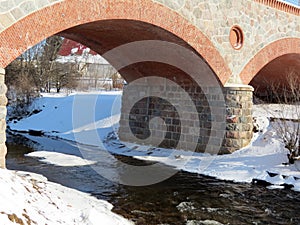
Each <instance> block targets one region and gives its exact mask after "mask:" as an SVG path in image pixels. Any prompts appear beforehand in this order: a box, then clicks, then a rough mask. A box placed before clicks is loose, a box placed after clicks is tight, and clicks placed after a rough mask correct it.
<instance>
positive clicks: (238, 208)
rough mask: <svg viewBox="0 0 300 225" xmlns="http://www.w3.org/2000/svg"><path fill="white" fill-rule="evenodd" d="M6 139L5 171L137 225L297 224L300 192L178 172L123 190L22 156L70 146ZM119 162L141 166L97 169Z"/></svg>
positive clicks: (86, 171)
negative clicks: (65, 190)
mask: <svg viewBox="0 0 300 225" xmlns="http://www.w3.org/2000/svg"><path fill="white" fill-rule="evenodd" d="M7 140H8V141H7V146H8V155H7V167H8V168H9V169H14V170H23V171H29V172H35V173H39V174H42V175H44V176H46V177H47V178H48V180H50V181H53V182H56V183H60V184H62V185H64V186H67V187H71V188H74V189H77V190H80V191H83V192H87V193H91V194H92V195H94V196H95V197H97V198H100V199H104V200H107V201H109V202H111V203H112V204H113V205H114V206H115V207H114V209H113V211H114V212H116V213H118V214H121V215H123V216H124V217H126V218H129V219H131V220H132V221H134V222H135V223H136V224H137V225H152V224H153V225H154V224H155V225H157V224H161V225H167V224H169V225H185V224H187V225H200V224H206V225H208V224H214V225H220V224H237V225H242V224H285V225H286V224H295V225H296V224H300V193H299V192H294V191H292V190H288V189H281V190H279V189H276V190H272V189H268V188H267V187H264V186H259V185H253V184H243V183H233V182H225V181H220V180H217V179H214V178H211V177H206V176H201V175H198V174H192V173H186V172H182V171H179V172H178V173H176V174H175V175H174V176H172V177H171V178H169V179H167V180H165V181H163V182H161V183H158V184H154V185H151V186H145V187H134V186H124V185H120V184H117V183H113V182H111V181H109V180H107V179H105V178H103V177H101V176H100V175H99V174H98V173H96V172H95V171H94V170H93V169H92V168H91V167H90V166H80V167H79V166H73V167H61V166H54V165H50V164H46V163H42V162H40V161H38V159H36V158H31V157H25V156H24V154H26V153H29V152H32V151H39V150H46V151H56V152H61V153H72V154H73V153H76V152H78V148H77V147H76V144H74V143H73V142H68V141H65V140H61V139H53V138H48V137H32V138H30V139H28V136H27V137H25V136H23V135H16V134H10V135H8V138H7ZM85 147H87V148H88V147H89V146H85ZM91 148H92V147H91ZM119 160H122V161H123V162H128V163H130V164H141V163H144V162H141V161H138V160H135V159H133V158H130V157H124V156H114V157H112V158H110V159H103V161H101V162H99V163H97V165H96V166H97V167H99V169H101V170H103V171H104V172H107V173H111V172H114V173H118V172H119V168H118V161H119ZM162 169H163V167H162Z"/></svg>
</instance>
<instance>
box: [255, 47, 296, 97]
mask: <svg viewBox="0 0 300 225" xmlns="http://www.w3.org/2000/svg"><path fill="white" fill-rule="evenodd" d="M299 79H300V54H296V53H295V54H285V55H282V56H280V57H278V58H276V59H274V60H272V61H271V62H269V63H268V64H267V65H265V66H264V67H263V68H262V69H261V70H260V71H259V72H258V73H257V75H256V76H255V77H254V78H253V79H252V80H251V82H250V85H251V86H253V87H254V89H255V90H254V93H255V96H256V97H258V98H261V99H262V100H265V101H271V102H272V101H273V102H274V101H278V100H279V99H278V98H279V97H280V95H284V93H286V92H287V91H289V89H290V88H291V87H292V86H293V87H296V86H297V87H299V85H298V84H297V83H298V82H299V81H300V80H299ZM274 92H276V93H274ZM281 97H284V96H281Z"/></svg>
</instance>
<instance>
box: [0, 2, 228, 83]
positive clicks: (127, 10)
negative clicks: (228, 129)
mask: <svg viewBox="0 0 300 225" xmlns="http://www.w3.org/2000/svg"><path fill="white" fill-rule="evenodd" d="M116 19H122V20H132V21H140V22H144V23H148V24H151V25H154V26H156V27H159V28H161V29H164V30H166V31H168V32H170V33H172V34H173V35H174V36H177V37H178V38H180V39H182V40H183V41H184V42H186V43H187V44H188V45H189V46H191V47H192V48H193V49H194V50H195V51H196V52H198V54H200V55H201V56H202V57H203V58H204V59H205V61H206V62H207V63H208V64H209V66H210V67H211V68H212V70H213V71H214V72H215V74H216V75H217V76H218V78H219V79H220V81H221V83H222V84H224V83H225V82H226V81H227V80H228V78H229V76H230V74H231V73H230V70H229V68H228V66H227V65H226V63H225V62H224V59H223V58H222V57H221V55H220V54H219V52H218V51H217V50H216V49H215V47H214V46H213V44H212V42H211V41H210V40H209V39H208V38H207V37H206V36H205V35H204V34H203V33H202V32H201V31H199V29H198V28H196V27H195V26H193V25H192V24H191V23H189V22H188V21H187V20H186V19H184V18H183V17H182V16H180V15H179V14H178V13H176V12H175V11H173V10H171V9H169V8H167V7H166V6H163V5H161V4H158V3H154V2H153V1H151V0H146V1H144V0H125V1H118V0H115V1H111V0H103V1H101V3H100V4H99V3H95V2H94V1H93V0H73V1H63V2H60V3H57V4H54V5H52V6H49V7H46V8H43V9H41V10H39V11H36V12H34V13H32V14H30V15H28V16H27V17H25V18H23V19H21V20H20V21H18V22H16V23H15V24H13V25H12V26H10V27H9V28H7V29H6V30H4V31H3V32H2V33H0V54H1V58H0V66H1V67H2V68H4V67H6V66H7V65H8V64H9V63H10V62H11V61H12V60H14V59H15V58H16V57H17V56H19V55H20V54H21V53H22V52H24V51H25V50H26V49H27V48H29V47H31V46H33V45H34V44H36V43H38V42H40V41H41V40H43V39H44V38H46V37H48V36H51V35H53V34H56V33H60V32H62V31H64V30H67V29H69V28H72V27H75V26H78V25H82V24H85V23H91V22H95V21H104V20H116ZM87 44H88V43H87Z"/></svg>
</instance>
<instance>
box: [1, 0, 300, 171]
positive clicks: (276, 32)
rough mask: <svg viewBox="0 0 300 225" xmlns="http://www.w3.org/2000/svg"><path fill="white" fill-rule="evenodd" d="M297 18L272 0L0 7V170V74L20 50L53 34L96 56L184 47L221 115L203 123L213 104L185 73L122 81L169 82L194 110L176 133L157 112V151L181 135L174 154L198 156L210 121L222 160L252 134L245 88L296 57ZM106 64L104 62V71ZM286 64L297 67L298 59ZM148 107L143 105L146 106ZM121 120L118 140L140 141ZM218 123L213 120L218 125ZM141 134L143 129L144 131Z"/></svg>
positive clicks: (130, 72) (24, 0)
mask: <svg viewBox="0 0 300 225" xmlns="http://www.w3.org/2000/svg"><path fill="white" fill-rule="evenodd" d="M299 15H300V9H299V7H297V6H292V5H289V4H286V3H283V2H281V1H277V0H240V1H236V2H235V1H226V0H221V1H217V2H215V1H209V0H180V1H179V0H178V1H174V0H103V1H100V2H98V1H94V0H20V1H2V2H1V3H0V56H1V57H0V67H1V68H3V69H2V70H1V74H2V76H1V79H0V80H1V83H2V85H1V88H0V90H1V93H0V94H1V96H0V104H1V105H2V106H1V114H0V115H1V118H0V119H1V125H2V126H1V133H0V134H1V135H0V152H1V157H0V158H1V163H0V164H1V165H2V166H4V165H5V161H4V159H5V154H6V147H5V115H6V108H5V105H6V98H5V91H6V88H5V85H4V74H5V69H4V68H5V67H6V66H7V65H8V64H9V63H10V62H11V61H12V60H14V59H15V58H16V57H17V56H19V55H20V54H21V53H22V52H24V51H25V50H26V49H28V48H30V47H31V46H33V45H34V44H36V43H38V42H40V41H41V40H43V39H44V38H46V37H48V36H51V35H53V34H59V35H62V36H65V37H68V38H71V39H73V40H76V41H79V42H81V43H83V44H85V45H87V46H89V47H91V48H92V49H93V50H95V51H97V52H99V53H101V54H102V53H105V52H106V51H108V50H110V49H113V48H114V47H117V46H119V45H122V44H126V43H130V42H133V41H141V40H162V41H168V42H171V43H175V44H178V45H180V46H182V47H185V48H186V49H188V50H189V51H190V52H193V53H194V54H195V55H198V56H199V61H201V63H202V64H201V65H202V66H203V68H202V70H203V71H204V72H205V73H208V74H210V75H209V76H212V77H215V78H216V79H217V80H218V82H219V85H220V87H221V88H222V90H223V93H224V96H225V101H226V102H225V104H224V107H226V112H227V115H223V114H222V115H214V116H213V117H211V115H208V114H211V111H210V109H209V108H207V107H203V105H207V101H210V98H212V99H215V98H216V96H215V95H214V94H212V95H211V96H210V95H206V96H204V97H203V92H204V91H203V90H201V88H200V90H199V89H198V88H197V87H195V81H194V80H193V79H189V78H186V77H187V76H186V74H185V72H184V71H181V70H178V68H173V67H172V66H168V65H165V64H163V63H157V64H155V65H154V64H153V63H151V62H145V63H137V64H134V65H132V66H129V67H127V68H125V69H124V70H123V71H122V75H123V76H124V77H125V78H126V79H128V80H129V81H132V80H135V79H136V78H138V77H143V76H151V74H157V73H160V74H161V76H162V77H166V78H168V79H171V80H172V79H173V78H174V79H173V80H176V82H177V84H179V86H180V87H181V88H183V89H184V90H185V91H186V92H187V93H188V95H189V96H190V97H191V99H192V102H193V104H195V105H196V108H197V107H198V108H199V109H198V108H197V112H198V114H199V115H196V117H195V115H188V117H187V118H188V119H187V121H185V122H186V123H187V124H190V125H189V127H180V126H179V125H180V124H179V125H178V121H177V119H176V118H172V116H169V115H165V114H166V111H167V110H166V108H159V110H160V111H161V112H160V114H159V116H162V117H163V119H164V121H165V123H167V125H168V126H167V127H168V130H167V135H168V140H166V141H165V142H164V144H165V145H170V146H171V147H173V145H174V143H175V144H176V143H177V142H178V140H176V139H178V136H180V134H181V136H182V137H183V138H182V140H181V139H180V140H181V141H182V144H181V145H180V146H179V147H180V148H185V149H189V143H191V142H197V150H199V151H201V150H202V149H201V148H203V146H205V145H207V143H208V142H209V141H210V140H208V139H209V137H210V136H212V135H216V134H218V129H216V130H212V129H211V128H212V126H211V123H212V121H214V120H218V118H219V117H225V120H226V124H225V126H226V132H225V138H224V140H222V143H221V145H222V148H221V149H222V150H221V151H222V152H224V153H226V152H231V151H233V150H236V149H238V148H240V147H243V146H245V145H246V144H248V143H249V140H250V139H251V129H252V120H251V105H252V100H251V96H252V93H251V91H252V88H251V87H249V86H247V84H248V83H249V82H250V81H251V80H252V79H253V78H254V77H255V76H256V75H257V74H258V73H259V71H261V70H262V68H264V66H266V65H268V63H269V62H271V61H272V60H274V59H275V58H274V57H275V56H276V57H280V56H284V55H290V54H292V56H295V57H296V58H297V57H298V54H299V48H300V44H299V38H300V23H299V21H300V19H299ZM294 54H295V55H294ZM176 57H180V56H176ZM113 60H114V59H113V58H112V59H110V60H109V61H110V62H111V63H112V65H114V61H113ZM119 60H120V57H119ZM283 61H284V60H283ZM294 62H295V63H296V62H298V63H299V61H298V59H297V60H294ZM154 68H155V69H154ZM178 80H179V81H178ZM196 86H197V85H196ZM163 88H165V90H167V89H168V88H167V87H163ZM126 92H127V93H128V95H130V93H131V91H130V90H126V91H125V94H124V96H126ZM173 92H174V93H172V90H169V89H168V93H170V94H171V96H176V90H175V89H174V91H173ZM237 96H238V97H237ZM198 99H200V101H198ZM148 100H149V99H148ZM156 100H157V99H150V101H152V102H153V101H154V102H155V101H156ZM124 101H126V99H124ZM124 101H123V102H124ZM153 104H154V105H155V103H153ZM153 104H152V105H153ZM158 104H159V103H158ZM197 104H198V105H197ZM123 107H124V104H123ZM166 107H167V106H166ZM188 108H189V105H187V109H186V111H189V109H188ZM141 111H142V110H140V111H139V110H138V112H137V115H134V116H135V118H138V117H139V116H141V118H145V116H146V117H147V116H148V117H149V116H150V117H151V115H148V114H149V111H148V112H147V113H148V114H147V113H146V114H147V115H141ZM143 113H145V112H143ZM186 113H187V112H186ZM185 115H186V114H185ZM215 116H216V117H215ZM218 116H219V117H218ZM129 117H130V116H129V115H125V114H124V115H123V116H122V119H121V128H122V127H123V128H122V129H124V131H125V133H126V131H133V130H135V131H137V130H139V131H137V132H138V133H136V134H135V135H136V136H138V135H140V136H143V135H146V136H147V134H145V133H143V132H144V131H143V130H149V129H143V128H144V127H136V126H138V125H137V124H139V125H141V124H142V123H141V121H131V120H130V118H129ZM152 117H153V115H152ZM200 117H201V118H204V119H202V121H200V131H199V133H200V136H195V135H193V134H192V133H195V132H193V131H195V129H196V130H197V129H199V127H197V126H196V127H195V124H194V123H193V120H195V118H199V119H200ZM223 119H224V118H222V119H220V118H219V120H220V121H223ZM167 121H168V122H167ZM129 123H131V125H132V124H133V127H130V126H129V125H128V124H129ZM168 123H169V124H168ZM122 124H123V125H122ZM126 124H127V125H126ZM201 124H202V125H201ZM147 126H149V124H146V127H147ZM139 128H140V129H139ZM122 129H121V130H122ZM153 133H154V136H155V133H156V135H157V136H159V135H161V130H160V128H156V130H155V132H153ZM178 133H179V135H178ZM196 133H197V132H196ZM124 138H125V139H126V137H124ZM215 143H216V146H218V145H219V144H220V143H219V140H215Z"/></svg>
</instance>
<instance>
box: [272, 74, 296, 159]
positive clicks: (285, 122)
mask: <svg viewBox="0 0 300 225" xmlns="http://www.w3.org/2000/svg"><path fill="white" fill-rule="evenodd" d="M299 76H300V74H299V72H298V71H294V70H290V71H288V73H287V76H286V79H285V82H281V83H277V84H272V85H270V86H271V90H272V98H273V99H275V101H276V102H277V103H278V108H277V109H276V110H275V112H274V111H273V112H272V114H273V117H272V118H271V121H272V122H273V123H272V124H273V126H274V128H275V130H276V132H277V135H278V136H279V138H280V139H281V141H282V142H283V143H284V145H285V148H286V149H288V150H289V154H288V160H289V163H294V160H295V159H298V157H299V154H300V77H299ZM273 99H272V100H273Z"/></svg>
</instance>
